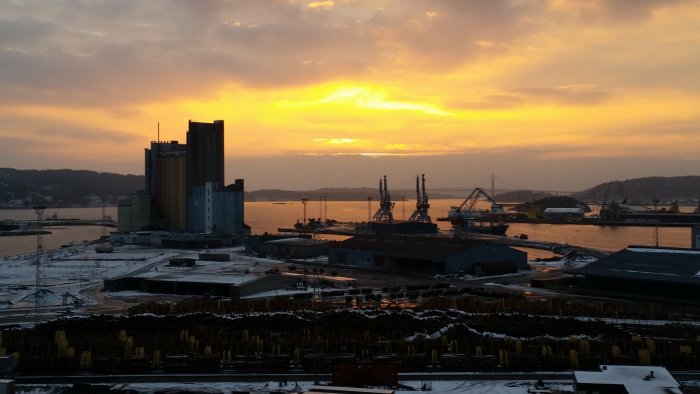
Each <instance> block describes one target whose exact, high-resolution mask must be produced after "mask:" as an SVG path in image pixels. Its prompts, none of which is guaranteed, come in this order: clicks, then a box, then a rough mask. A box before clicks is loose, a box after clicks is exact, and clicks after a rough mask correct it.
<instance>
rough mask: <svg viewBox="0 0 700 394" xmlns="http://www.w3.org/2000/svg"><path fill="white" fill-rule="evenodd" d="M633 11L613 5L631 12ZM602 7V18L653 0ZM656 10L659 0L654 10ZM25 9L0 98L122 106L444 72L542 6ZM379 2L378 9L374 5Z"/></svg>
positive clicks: (265, 4) (14, 12) (158, 0)
mask: <svg viewBox="0 0 700 394" xmlns="http://www.w3.org/2000/svg"><path fill="white" fill-rule="evenodd" d="M632 3H634V4H635V6H634V7H632V6H629V5H627V6H625V5H624V4H632ZM640 3H641V2H624V1H610V2H604V3H601V4H602V9H604V10H605V11H606V12H607V13H609V14H610V15H619V16H620V17H622V18H624V17H629V16H630V15H636V14H640V13H641V14H646V13H648V10H650V9H652V8H654V7H657V6H659V5H660V4H662V3H661V2H658V1H651V0H645V1H644V2H643V4H640ZM663 3H666V2H663ZM306 5H307V2H301V1H299V2H290V1H282V0H279V1H254V2H251V1H242V0H240V1H215V0H206V1H187V0H172V1H165V0H152V1H132V0H129V1H99V2H93V1H80V0H73V1H70V0H67V1H56V2H45V1H29V2H22V3H10V4H4V5H0V14H1V15H3V16H2V17H1V18H0V19H1V22H0V44H1V46H0V69H2V70H3V73H1V74H0V89H2V90H3V91H5V92H7V93H8V94H6V95H3V98H0V99H1V100H3V101H5V102H6V103H7V102H9V101H13V102H15V103H16V102H18V101H19V102H22V101H24V102H27V103H28V102H33V103H37V102H42V101H43V102H44V103H54V102H55V100H56V98H57V96H60V97H61V101H62V103H64V104H71V103H72V104H75V105H85V104H90V105H110V104H116V105H120V104H121V105H125V104H134V103H137V102H141V101H147V100H152V99H156V98H162V97H169V98H173V97H178V96H182V95H185V94H187V95H188V96H191V95H195V96H196V95H198V93H199V94H201V95H202V96H205V95H206V94H208V92H210V91H211V90H212V89H214V88H216V87H220V86H223V85H226V84H238V85H246V86H254V87H262V88H265V87H273V86H279V85H302V84H306V83H314V82H323V81H327V80H334V79H343V78H362V77H377V75H391V74H393V73H401V72H402V70H404V69H405V68H411V69H415V68H416V67H419V68H424V69H426V70H428V69H430V70H433V71H434V70H440V69H444V70H449V69H451V68H455V67H460V66H462V65H464V64H465V63H467V62H469V61H471V60H472V59H475V58H477V57H478V56H480V55H482V54H483V53H490V52H489V51H493V49H488V48H484V45H482V44H483V43H491V44H493V43H495V44H499V45H497V47H498V48H502V50H506V49H503V48H507V44H508V43H509V42H511V41H512V40H514V39H516V38H519V37H523V36H526V35H528V34H531V33H532V32H533V30H534V29H536V27H537V26H536V25H535V24H533V22H532V21H533V20H537V19H538V17H539V16H541V15H543V13H544V12H546V9H547V6H546V3H544V2H540V3H538V2H522V1H487V2H485V1H477V0H471V1H466V0H452V1H430V2H429V1H420V0H408V1H400V2H399V1H385V2H374V1H337V2H335V5H334V6H333V7H332V8H331V9H325V10H321V11H318V10H312V9H309V8H307V7H306ZM380 5H381V7H380Z"/></svg>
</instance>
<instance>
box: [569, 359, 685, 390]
mask: <svg viewBox="0 0 700 394" xmlns="http://www.w3.org/2000/svg"><path fill="white" fill-rule="evenodd" d="M652 376H653V377H652ZM574 381H575V382H576V384H600V385H622V386H625V389H626V390H627V392H628V393H635V394H647V393H648V394H655V393H666V394H668V393H678V394H681V393H682V391H680V389H679V387H680V384H679V383H678V381H676V379H675V378H674V377H673V376H672V375H671V373H669V372H668V370H667V369H666V368H664V367H659V366H651V367H647V366H636V365H601V367H600V371H595V372H591V371H574Z"/></svg>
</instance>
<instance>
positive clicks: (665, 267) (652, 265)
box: [576, 246, 700, 284]
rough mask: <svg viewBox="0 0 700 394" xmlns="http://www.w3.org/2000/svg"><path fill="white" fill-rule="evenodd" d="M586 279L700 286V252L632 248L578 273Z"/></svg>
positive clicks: (584, 268)
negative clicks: (611, 279) (591, 277)
mask: <svg viewBox="0 0 700 394" xmlns="http://www.w3.org/2000/svg"><path fill="white" fill-rule="evenodd" d="M576 273H580V274H583V275H586V276H604V277H617V278H621V279H641V280H648V281H655V282H671V283H689V284H700V251H698V250H691V249H674V248H653V247H645V246H630V247H628V248H626V249H623V250H621V251H619V252H617V253H613V254H611V255H610V256H608V257H606V258H604V259H601V260H598V261H595V262H593V263H591V264H589V265H587V266H586V267H583V268H581V269H578V270H576Z"/></svg>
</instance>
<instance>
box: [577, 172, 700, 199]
mask: <svg viewBox="0 0 700 394" xmlns="http://www.w3.org/2000/svg"><path fill="white" fill-rule="evenodd" d="M572 197H574V198H576V199H578V200H581V201H586V202H589V203H600V202H603V201H611V200H618V201H619V200H622V199H627V201H628V203H630V204H640V203H642V204H649V205H651V204H652V202H653V200H654V199H658V200H659V203H660V204H668V203H670V202H673V201H677V202H678V203H680V204H683V203H685V204H696V203H697V201H698V198H700V176H677V177H648V178H636V179H628V180H624V181H612V182H606V183H602V184H600V185H598V186H594V187H592V188H590V189H587V190H584V191H582V192H579V193H575V194H573V195H572Z"/></svg>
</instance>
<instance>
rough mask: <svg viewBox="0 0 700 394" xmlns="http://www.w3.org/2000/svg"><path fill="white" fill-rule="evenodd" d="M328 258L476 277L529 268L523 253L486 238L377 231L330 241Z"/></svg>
mask: <svg viewBox="0 0 700 394" xmlns="http://www.w3.org/2000/svg"><path fill="white" fill-rule="evenodd" d="M328 261H329V262H330V263H335V264H352V265H356V266H359V267H361V268H369V269H378V270H395V269H401V270H408V271H415V272H429V273H449V272H465V273H470V274H472V275H477V276H486V275H498V274H505V273H514V272H518V270H519V269H529V268H530V267H529V266H528V264H527V253H526V252H523V251H520V250H517V249H514V248H511V247H508V246H504V245H499V244H496V243H492V242H488V241H481V240H467V239H454V238H441V237H419V236H391V235H380V234H377V235H370V236H356V237H353V238H350V239H348V240H345V241H340V242H336V243H332V244H330V245H329V247H328Z"/></svg>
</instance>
